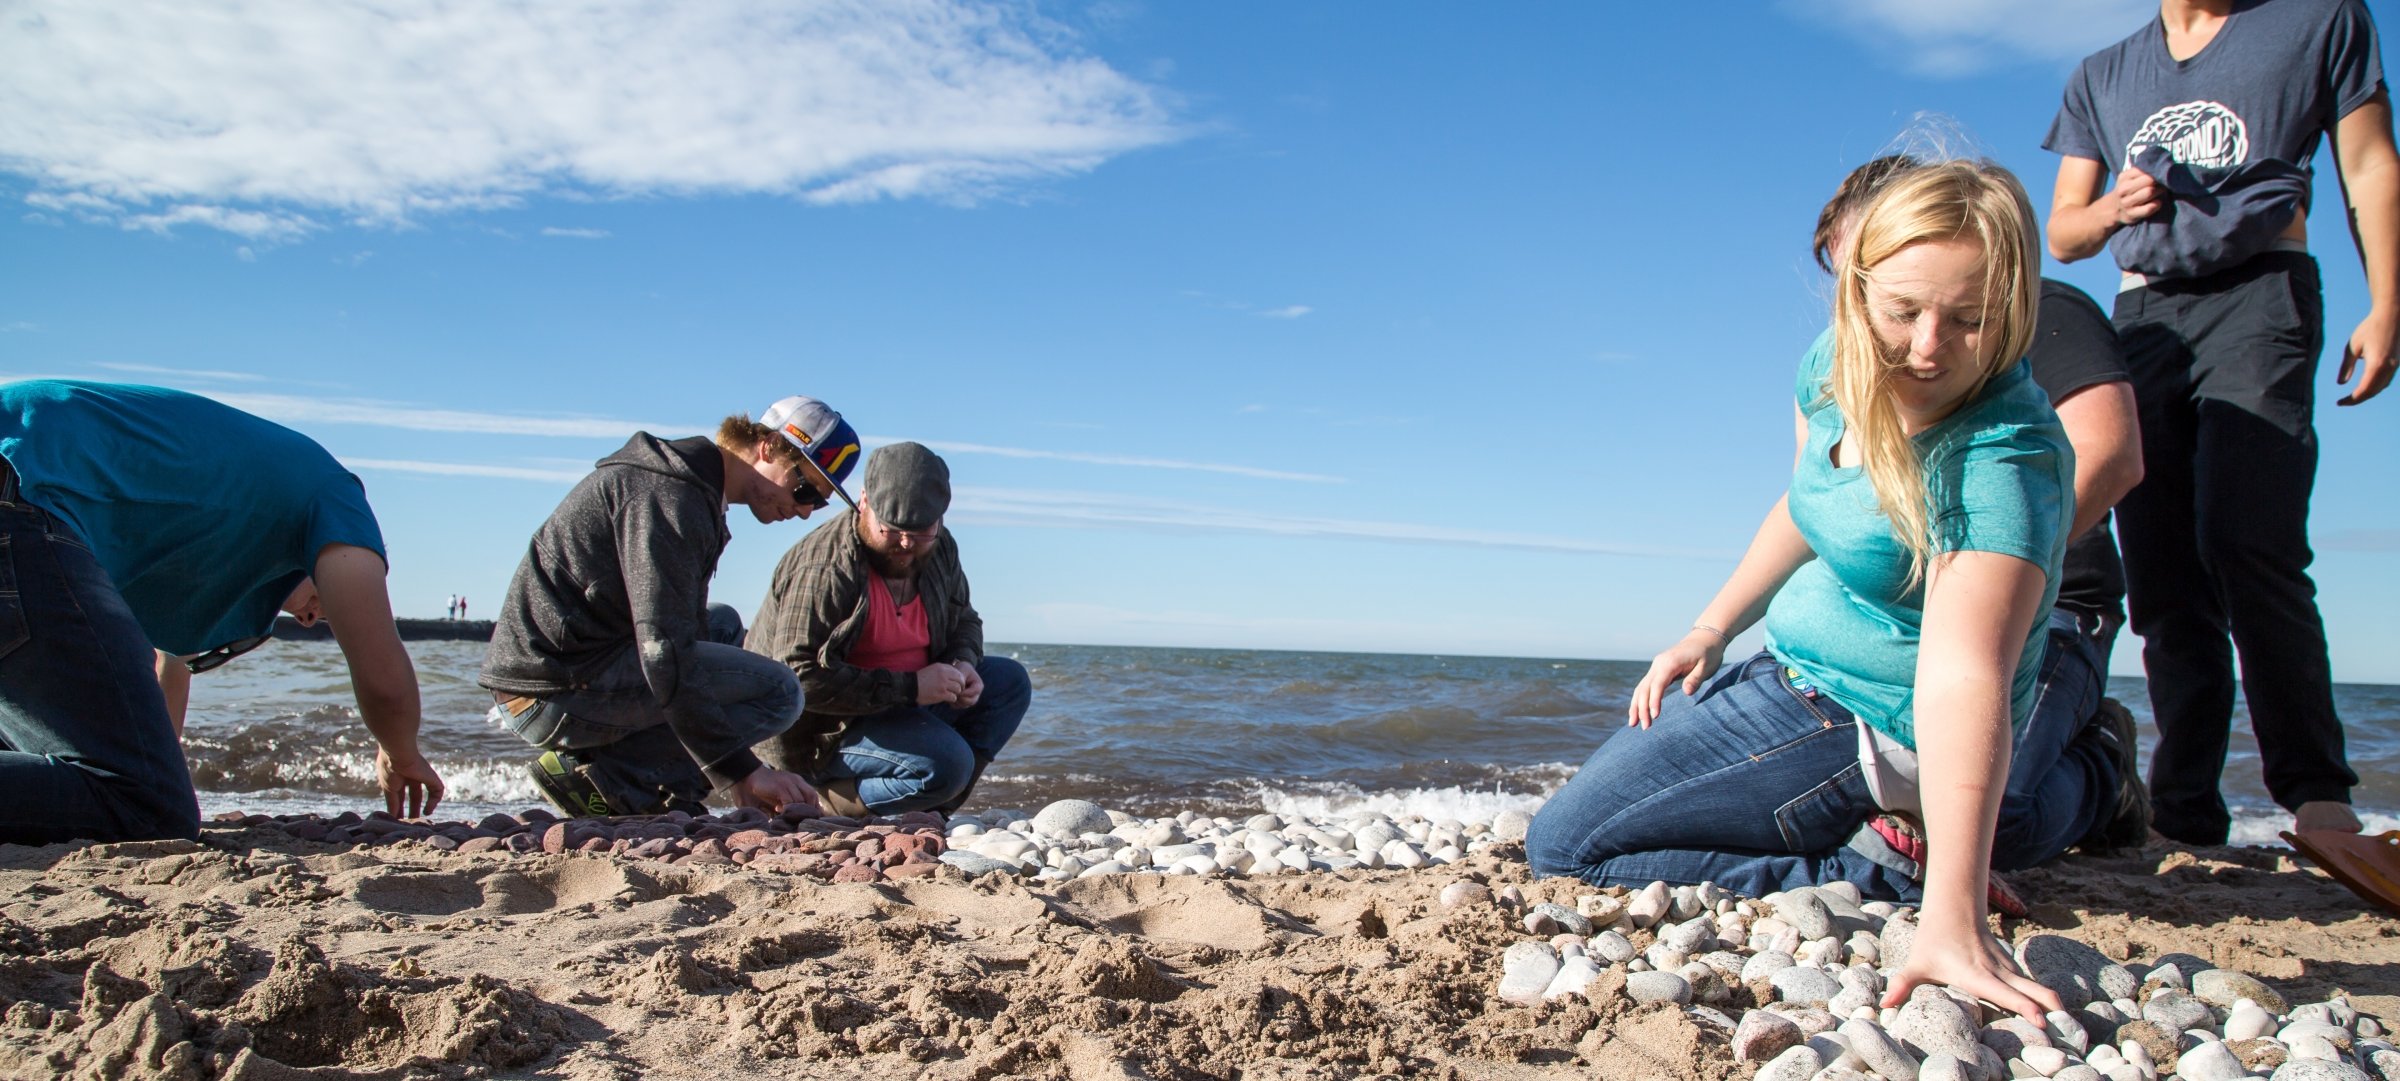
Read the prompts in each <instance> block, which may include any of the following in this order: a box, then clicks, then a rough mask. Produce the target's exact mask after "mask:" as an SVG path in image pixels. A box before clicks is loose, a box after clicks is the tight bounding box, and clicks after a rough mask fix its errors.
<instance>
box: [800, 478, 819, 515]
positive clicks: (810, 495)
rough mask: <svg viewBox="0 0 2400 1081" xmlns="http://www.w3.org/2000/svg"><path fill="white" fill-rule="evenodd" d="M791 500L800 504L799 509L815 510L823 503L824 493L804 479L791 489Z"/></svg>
mask: <svg viewBox="0 0 2400 1081" xmlns="http://www.w3.org/2000/svg"><path fill="white" fill-rule="evenodd" d="M792 502H794V503H798V504H800V509H801V510H815V509H817V508H818V507H822V506H824V505H825V493H823V492H820V491H818V490H817V486H816V485H814V484H810V483H809V482H807V481H805V480H804V481H801V482H800V486H799V487H797V488H794V489H792Z"/></svg>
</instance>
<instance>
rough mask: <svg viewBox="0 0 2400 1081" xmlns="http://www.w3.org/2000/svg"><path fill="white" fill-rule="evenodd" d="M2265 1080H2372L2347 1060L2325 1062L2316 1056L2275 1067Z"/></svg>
mask: <svg viewBox="0 0 2400 1081" xmlns="http://www.w3.org/2000/svg"><path fill="white" fill-rule="evenodd" d="M2267 1081H2374V1079H2373V1078H2371V1077H2368V1076H2367V1072H2366V1071H2365V1070H2362V1069H2359V1068H2358V1067H2356V1066H2352V1065H2350V1064H2349V1063H2347V1062H2327V1061H2325V1060H2324V1059H2318V1058H2296V1059H2293V1060H2291V1061H2290V1062H2286V1063H2284V1064H2283V1065H2281V1066H2277V1067H2275V1072H2274V1073H2272V1074H2269V1075H2267Z"/></svg>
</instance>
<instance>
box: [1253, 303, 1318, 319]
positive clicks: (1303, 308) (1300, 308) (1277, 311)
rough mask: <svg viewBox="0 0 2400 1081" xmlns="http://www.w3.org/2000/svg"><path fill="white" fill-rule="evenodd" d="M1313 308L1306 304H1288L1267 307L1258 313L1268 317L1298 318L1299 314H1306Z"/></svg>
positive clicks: (1313, 309)
mask: <svg viewBox="0 0 2400 1081" xmlns="http://www.w3.org/2000/svg"><path fill="white" fill-rule="evenodd" d="M1315 310H1316V309H1315V308H1311V307H1309V306H1308V305H1306V304H1290V305H1286V306H1284V307H1281V308H1268V309H1267V310H1265V311H1262V312H1260V313H1258V314H1260V315H1263V316H1265V317H1267V318H1269V319H1298V318H1300V317H1301V316H1303V315H1307V314H1308V313H1310V312H1313V311H1315Z"/></svg>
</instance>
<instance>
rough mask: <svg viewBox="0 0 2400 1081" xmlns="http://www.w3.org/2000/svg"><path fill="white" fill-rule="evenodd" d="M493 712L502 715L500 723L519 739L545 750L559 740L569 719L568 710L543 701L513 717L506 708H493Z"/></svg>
mask: <svg viewBox="0 0 2400 1081" xmlns="http://www.w3.org/2000/svg"><path fill="white" fill-rule="evenodd" d="M492 710H493V711H494V712H496V713H498V714H500V723H501V724H503V725H506V726H507V727H508V730H509V731H511V732H514V733H516V734H517V737H518V738H520V739H523V740H524V741H525V742H527V743H530V744H533V745H534V746H536V747H543V748H548V747H550V741H551V740H552V739H555V738H557V736H558V730H559V728H560V727H561V726H562V725H564V724H565V723H566V719H567V711H566V710H563V709H559V708H558V707H556V706H553V705H551V704H550V703H548V702H542V701H536V702H535V703H534V704H532V705H530V706H527V707H526V708H525V712H523V713H518V714H513V715H512V714H510V713H509V712H508V708H507V707H505V706H493V707H492Z"/></svg>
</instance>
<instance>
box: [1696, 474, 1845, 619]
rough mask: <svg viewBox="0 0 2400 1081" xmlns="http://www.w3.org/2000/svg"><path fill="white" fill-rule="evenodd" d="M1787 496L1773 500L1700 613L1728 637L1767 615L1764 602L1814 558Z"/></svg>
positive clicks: (1769, 599) (1701, 617)
mask: <svg viewBox="0 0 2400 1081" xmlns="http://www.w3.org/2000/svg"><path fill="white" fill-rule="evenodd" d="M1790 498H1791V497H1790V496H1788V495H1787V496H1785V497H1783V498H1780V499H1777V500H1776V501H1775V506H1774V508H1773V509H1771V510H1769V511H1768V512H1767V517H1766V520H1765V521H1763V522H1760V523H1759V526H1758V533H1757V535H1755V536H1753V537H1752V538H1750V548H1749V550H1748V551H1745V552H1743V553H1742V561H1741V563H1739V564H1738V565H1736V566H1735V567H1734V568H1733V576H1732V577H1730V578H1727V579H1726V580H1725V586H1724V588H1722V589H1719V590H1718V591H1717V595H1716V598H1715V599H1713V600H1711V601H1709V602H1708V607H1707V608H1704V609H1702V610H1701V612H1700V620H1699V621H1700V622H1701V623H1705V624H1707V625H1709V626H1711V627H1714V628H1716V629H1718V630H1721V631H1724V632H1725V634H1726V636H1727V637H1728V638H1730V637H1732V636H1734V635H1737V634H1740V633H1742V632H1743V631H1746V630H1748V629H1750V627H1751V626H1752V625H1754V624H1756V623H1757V622H1758V621H1759V619H1760V618H1762V617H1764V616H1765V615H1766V614H1767V602H1769V601H1771V600H1773V599H1774V598H1775V591H1776V590H1779V589H1782V588H1783V583H1784V582H1785V581H1787V580H1789V579H1790V578H1791V576H1792V572H1793V571H1796V570H1799V569H1800V565H1801V564H1803V563H1806V562H1808V561H1809V560H1811V559H1815V558H1816V553H1815V552H1812V551H1810V550H1809V547H1808V541H1807V540H1806V539H1804V538H1802V537H1801V536H1800V528H1799V527H1798V526H1796V525H1794V524H1793V523H1792V514H1791V508H1790Z"/></svg>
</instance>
